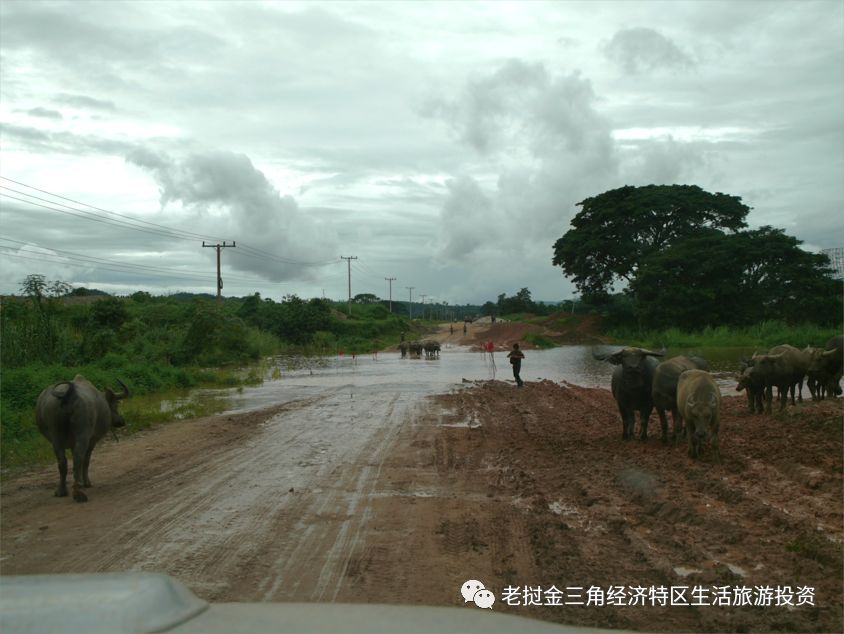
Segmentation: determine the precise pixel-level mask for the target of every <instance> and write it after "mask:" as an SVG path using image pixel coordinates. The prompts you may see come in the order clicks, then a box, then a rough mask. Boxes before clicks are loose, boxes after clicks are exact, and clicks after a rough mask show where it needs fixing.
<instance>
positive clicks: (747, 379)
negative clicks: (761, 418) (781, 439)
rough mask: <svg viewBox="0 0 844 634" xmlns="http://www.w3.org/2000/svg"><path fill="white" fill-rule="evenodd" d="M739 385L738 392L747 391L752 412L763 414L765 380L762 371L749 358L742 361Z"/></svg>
mask: <svg viewBox="0 0 844 634" xmlns="http://www.w3.org/2000/svg"><path fill="white" fill-rule="evenodd" d="M736 379H737V380H738V385H736V392H741V391H742V390H746V391H747V407H748V409H749V410H750V413H751V414H761V413H762V412H763V411H764V402H765V381H764V379H763V377H762V373H761V372H760V371H759V370H757V369H755V368H754V367H753V365H752V364H751V363H750V360H749V359H745V360H743V361H742V366H741V368H740V370H739V373H738V375H737V376H736Z"/></svg>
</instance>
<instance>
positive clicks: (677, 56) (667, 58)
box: [603, 27, 695, 75]
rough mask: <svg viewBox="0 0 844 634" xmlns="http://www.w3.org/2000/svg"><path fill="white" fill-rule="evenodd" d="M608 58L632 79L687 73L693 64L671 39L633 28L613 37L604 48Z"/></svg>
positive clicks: (652, 31)
mask: <svg viewBox="0 0 844 634" xmlns="http://www.w3.org/2000/svg"><path fill="white" fill-rule="evenodd" d="M603 52H604V54H605V55H606V56H607V58H608V59H609V60H610V61H612V62H613V63H615V64H616V65H618V67H619V68H621V70H623V71H624V72H625V73H631V74H634V75H637V74H640V73H646V72H649V71H652V70H661V69H667V70H681V71H682V70H689V69H691V68H693V67H694V66H695V62H694V60H693V59H692V58H691V57H690V56H689V55H688V54H686V53H684V52H683V51H682V50H681V49H680V47H679V46H677V45H676V44H675V43H674V42H673V41H672V40H671V39H670V38H668V37H666V36H665V35H663V34H662V33H660V32H658V31H655V30H654V29H650V28H646V27H633V28H629V29H622V30H620V31H618V32H617V33H616V34H615V35H613V37H612V39H611V40H610V41H609V43H607V44H606V45H605V46H604V47H603Z"/></svg>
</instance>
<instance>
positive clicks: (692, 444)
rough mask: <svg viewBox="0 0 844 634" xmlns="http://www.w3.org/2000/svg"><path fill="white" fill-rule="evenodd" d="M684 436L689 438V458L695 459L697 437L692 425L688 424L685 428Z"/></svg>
mask: <svg viewBox="0 0 844 634" xmlns="http://www.w3.org/2000/svg"><path fill="white" fill-rule="evenodd" d="M686 435H687V436H688V437H689V457H690V458H697V453H698V452H697V449H698V448H697V436H696V435H695V429H694V425H691V424H689V425H688V426H687V428H686Z"/></svg>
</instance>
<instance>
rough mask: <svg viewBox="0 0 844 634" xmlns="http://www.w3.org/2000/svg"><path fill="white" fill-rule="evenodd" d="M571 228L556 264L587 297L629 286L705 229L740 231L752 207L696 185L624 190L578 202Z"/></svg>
mask: <svg viewBox="0 0 844 634" xmlns="http://www.w3.org/2000/svg"><path fill="white" fill-rule="evenodd" d="M577 205H578V206H579V207H582V209H581V211H579V212H578V213H577V215H575V217H574V218H573V219H572V221H571V224H572V227H573V228H572V229H570V230H569V231H567V232H566V233H565V234H564V235H563V236H562V237H561V238H560V239H559V240H557V241H556V242H555V243H554V258H553V260H552V261H553V263H554V265H556V266H560V267H562V268H563V271H565V273H566V275H568V276H570V277H572V279H573V281H574V283H575V286H576V287H577V289H578V291H579V292H580V293H581V294H582V295H583V296H584V297H586V298H596V297H600V296H606V295H607V294H608V293H609V292H610V290H611V288H612V285H613V284H614V283H615V282H617V281H626V282H631V281H632V280H633V279H634V278H635V277H636V274H637V272H638V271H639V267H640V266H641V264H642V262H643V261H644V260H645V259H646V258H647V257H648V256H650V255H652V254H654V253H657V252H659V251H661V250H663V249H665V248H667V247H669V246H670V245H672V244H674V243H676V242H677V241H678V240H682V239H683V238H686V237H689V236H692V235H695V234H697V233H699V232H700V231H701V230H703V229H718V230H729V231H738V230H739V229H741V228H743V227H746V226H747V224H746V222H745V218H746V217H747V214H748V213H749V212H750V207H748V206H747V205H745V204H744V203H742V202H741V198H740V197H738V196H730V195H727V194H722V193H716V194H712V193H710V192H707V191H704V190H703V189H701V188H700V187H698V186H696V185H647V186H644V187H632V186H625V187H621V188H619V189H613V190H610V191H607V192H604V193H603V194H599V195H597V196H593V197H591V198H586V199H585V200H583V201H581V202H579V203H577Z"/></svg>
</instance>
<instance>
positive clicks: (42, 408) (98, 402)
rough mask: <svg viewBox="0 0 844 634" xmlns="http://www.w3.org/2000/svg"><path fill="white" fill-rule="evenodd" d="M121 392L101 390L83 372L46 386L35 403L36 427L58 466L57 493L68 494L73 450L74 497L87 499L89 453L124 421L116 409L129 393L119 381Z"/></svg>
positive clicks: (57, 494) (60, 494)
mask: <svg viewBox="0 0 844 634" xmlns="http://www.w3.org/2000/svg"><path fill="white" fill-rule="evenodd" d="M118 383H120V386H121V387H122V388H123V392H122V393H120V394H115V393H114V392H112V391H111V390H110V389H108V388H106V389H105V391H103V392H100V391H99V390H98V389H97V388H95V387H94V386H93V385H92V384H91V383H90V382H89V381H88V380H87V379H86V378H85V377H84V376H82V375H80V374H77V375H76V376H75V377H74V378H73V381H62V382H60V383H55V384H53V385H51V386H49V387H47V388H45V389H44V390H43V391H42V392H41V394H40V395H39V396H38V401H37V403H36V405H35V420H36V422H37V423H38V429H39V431H40V432H41V433H42V434H44V436H45V438H47V440H49V441H50V444H51V445H52V446H53V451H54V452H55V454H56V461H57V462H58V467H59V486H58V488H57V489H56V496H57V497H64V496H66V495H67V484H66V482H65V480H66V479H67V455H66V454H65V451H66V450H67V449H70V450H72V451H73V499H74V500H76V501H77V502H87V501H88V496H87V495H85V493H84V492H83V491H82V489H83V487H84V488H88V487H90V486H91V480H90V478H89V477H88V467H89V466H90V464H91V453H92V452H93V451H94V447H95V446H96V445H97V443H98V442H99V440H100V439H101V438H102V437H103V436H105V435H106V433H108V431H109V430H111V429H112V428H114V427H123V426H124V425H125V424H126V421H124V420H123V417H122V416H121V415H120V412H118V411H117V405H118V403H119V402H120V400H122V399H124V398H127V397H128V396H129V389H128V388H127V387H126V386H125V385H124V384H123V383H122V382H121V381H120V380H118Z"/></svg>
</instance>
